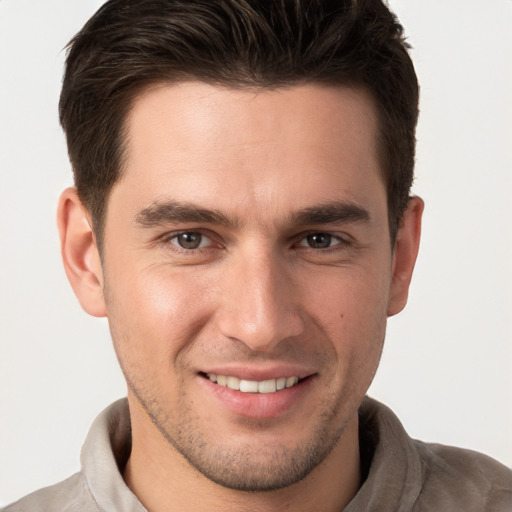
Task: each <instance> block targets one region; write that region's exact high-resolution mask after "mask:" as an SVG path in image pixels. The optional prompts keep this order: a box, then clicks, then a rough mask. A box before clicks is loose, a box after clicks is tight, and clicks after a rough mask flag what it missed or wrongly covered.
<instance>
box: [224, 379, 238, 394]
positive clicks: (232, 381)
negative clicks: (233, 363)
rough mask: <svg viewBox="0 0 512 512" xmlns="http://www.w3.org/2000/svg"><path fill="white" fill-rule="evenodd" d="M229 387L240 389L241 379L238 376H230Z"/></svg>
mask: <svg viewBox="0 0 512 512" xmlns="http://www.w3.org/2000/svg"><path fill="white" fill-rule="evenodd" d="M227 387H228V388H230V389H235V390H236V391H238V390H239V389H240V379H238V378H237V377H228V380H227Z"/></svg>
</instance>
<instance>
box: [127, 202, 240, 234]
mask: <svg viewBox="0 0 512 512" xmlns="http://www.w3.org/2000/svg"><path fill="white" fill-rule="evenodd" d="M135 220H136V222H137V224H139V225H140V226H142V227H145V228H150V227H155V226H161V225H165V224H171V223H179V222H197V223H204V224H216V225H221V226H225V227H229V228H234V227H237V226H238V222H235V221H234V220H233V219H230V218H229V217H227V216H226V215H224V214H223V213H222V212H220V211H218V210H210V209H207V208H199V207H197V206H195V205H193V204H190V203H182V202H177V201H166V202H155V203H153V204H151V205H149V206H147V207H146V208H144V209H142V210H141V211H140V212H139V213H138V214H137V216H136V217H135Z"/></svg>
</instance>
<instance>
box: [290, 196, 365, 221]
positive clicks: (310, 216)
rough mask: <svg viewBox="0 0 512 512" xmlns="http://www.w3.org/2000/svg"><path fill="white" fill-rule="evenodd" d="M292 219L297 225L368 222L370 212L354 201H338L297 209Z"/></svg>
mask: <svg viewBox="0 0 512 512" xmlns="http://www.w3.org/2000/svg"><path fill="white" fill-rule="evenodd" d="M292 221H293V223H294V224H298V225H309V224H345V223H349V222H361V221H364V222H369V221H370V213H369V212H368V210H366V209H365V208H363V207H362V206H360V205H358V204H356V203H353V202H346V201H340V202H334V203H325V204H321V205H318V206H312V207H309V208H304V209H303V210H299V211H298V212H296V213H295V214H293V216H292Z"/></svg>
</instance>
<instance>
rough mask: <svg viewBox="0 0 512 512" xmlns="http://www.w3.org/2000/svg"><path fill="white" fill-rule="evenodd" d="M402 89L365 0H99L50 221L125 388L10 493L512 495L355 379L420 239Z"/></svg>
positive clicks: (511, 485) (127, 496)
mask: <svg viewBox="0 0 512 512" xmlns="http://www.w3.org/2000/svg"><path fill="white" fill-rule="evenodd" d="M417 102H418V89H417V84H416V77H415V74H414V70H413V67H412V63H411V62H410V59H409V57H408V55H407V51H406V46H405V44H404V41H403V38H402V34H401V28H400V27H399V25H398V24H397V23H396V20H395V19H394V18H393V16H392V15H391V13H389V11H388V10H387V8H386V7H385V6H384V5H383V4H382V3H381V2H380V1H367V2H348V1H347V2H320V1H312V2H301V3H299V2H272V3H268V2H261V3H260V2H234V1H233V2H206V1H204V2H190V1H182V2H172V1H168V0H167V1H164V0H160V1H157V0H153V1H139V2H126V1H121V0H116V1H111V2H108V3H107V4H105V6H104V7H103V8H102V9H100V11H99V12H98V13H97V14H96V15H95V17H93V18H92V19H91V20H90V21H89V22H88V24H87V25H86V26H85V27H84V29H83V30H82V31H81V33H80V34H78V36H77V37H76V38H75V39H74V41H73V42H72V45H71V48H70V51H69V56H68V61H67V68H66V75H65V79H64V84H63V91H62V96H61V122H62V125H63V127H64V129H65V132H66V135H67V141H68V148H69V153H70V157H71V161H72V164H73V168H74V172H75V182H76V189H68V190H66V191H64V193H63V194H62V197H61V201H60V206H59V231H60V234H61V241H62V255H63V259H64V265H65V268H66V272H67V275H68V278H69V280H70V282H71V284H72V286H73V289H74V290H75V293H76V295H77V297H78V299H79V301H80V303H81V305H82V307H83V308H84V309H85V310H86V311H87V312H88V313H90V314H92V315H95V316H107V317H108V320H109V325H110V329H111V333H112V338H113V341H114V346H115V348H116V353H117V356H118V358H119V361H120V364H121V367H122V369H123V372H124V375H125V377H126V381H127V384H128V401H127V402H125V401H121V402H118V403H116V404H114V405H113V406H112V407H111V408H109V409H108V410H107V411H105V412H104V413H103V414H102V415H101V416H100V417H99V418H98V420H97V421H96V422H95V424H94V425H93V427H92V429H91V432H90V434H89V437H88V439H87V441H86V444H85V446H84V451H83V470H82V471H81V472H80V473H78V474H77V475H74V476H73V477H71V478H70V479H68V480H67V481H65V482H63V483H62V484H58V485H57V486H55V487H53V488H49V489H46V490H42V491H40V492H38V493H35V494H33V495H31V496H29V497H27V498H25V499H24V500H21V501H20V502H18V503H17V504H14V505H12V506H11V507H8V508H7V510H12V511H15V510H37V509H41V510H67V509H76V510H143V509H144V508H145V509H147V510H149V511H152V510H203V509H205V510H220V509H222V510H225V509H228V510H230V509H232V510H286V509H290V510H299V511H300V510H325V511H331V510H332V511H334V510H336V511H338V510H348V511H351V510H485V509H488V510H510V507H511V504H512V474H511V472H510V471H508V470H507V469H506V468H504V467H503V466H501V465H499V464H498V463H496V462H494V461H492V460H490V459H488V458H486V457H484V456H481V455H477V454H475V453H472V452H464V451H462V450H457V449H454V448H446V447H439V446H429V445H425V444H422V443H419V442H414V441H412V440H411V439H410V438H409V437H408V436H407V435H406V433H405V432H404V431H403V429H402V427H401V425H400V423H399V422H398V420H397V419H396V417H395V416H394V415H393V414H392V413H391V412H390V411H389V410H388V409H386V408H385V407H384V406H382V405H380V404H377V403H376V402H373V401H371V400H369V399H365V398H364V396H365V393H366V391H367V389H368V386H369V385H370V382H371V380H372V378H373V375H374V373H375V370H376V368H377V365H378V361H379V357H380V353H381V349H382V343H383V340H384V333H385V326H386V318H387V316H390V315H394V314H396V313H398V312H399V311H400V310H401V309H402V308H403V307H404V306H405V303H406V300H407V293H408V287H409V282H410V279H411V274H412V270H413V267H414V262H415V259H416V254H417V250H418V245H419V235H420V222H421V214H422V209H423V203H422V201H421V200H420V199H419V198H417V197H410V196H409V190H410V185H411V181H412V170H413V162H414V130H415V126H416V119H417ZM143 507H144V508H143Z"/></svg>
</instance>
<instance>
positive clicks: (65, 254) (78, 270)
mask: <svg viewBox="0 0 512 512" xmlns="http://www.w3.org/2000/svg"><path fill="white" fill-rule="evenodd" d="M57 224H58V228H59V235H60V244H61V255H62V260H63V263H64V269H65V271H66V275H67V277H68V280H69V282H70V283H71V286H72V288H73V290H74V292H75V295H76V296H77V298H78V301H79V302H80V305H81V306H82V308H83V309H84V310H85V311H86V312H87V313H89V314H90V315H93V316H106V309H105V299H104V295H103V274H102V270H101V259H100V256H99V253H98V248H97V244H96V239H95V236H94V232H93V230H92V227H91V220H90V218H89V215H88V212H87V209H86V208H85V207H84V206H83V204H82V202H81V201H80V199H79V197H78V194H77V191H76V189H75V188H68V189H66V190H64V192H62V194H61V196H60V200H59V206H58V210H57Z"/></svg>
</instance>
